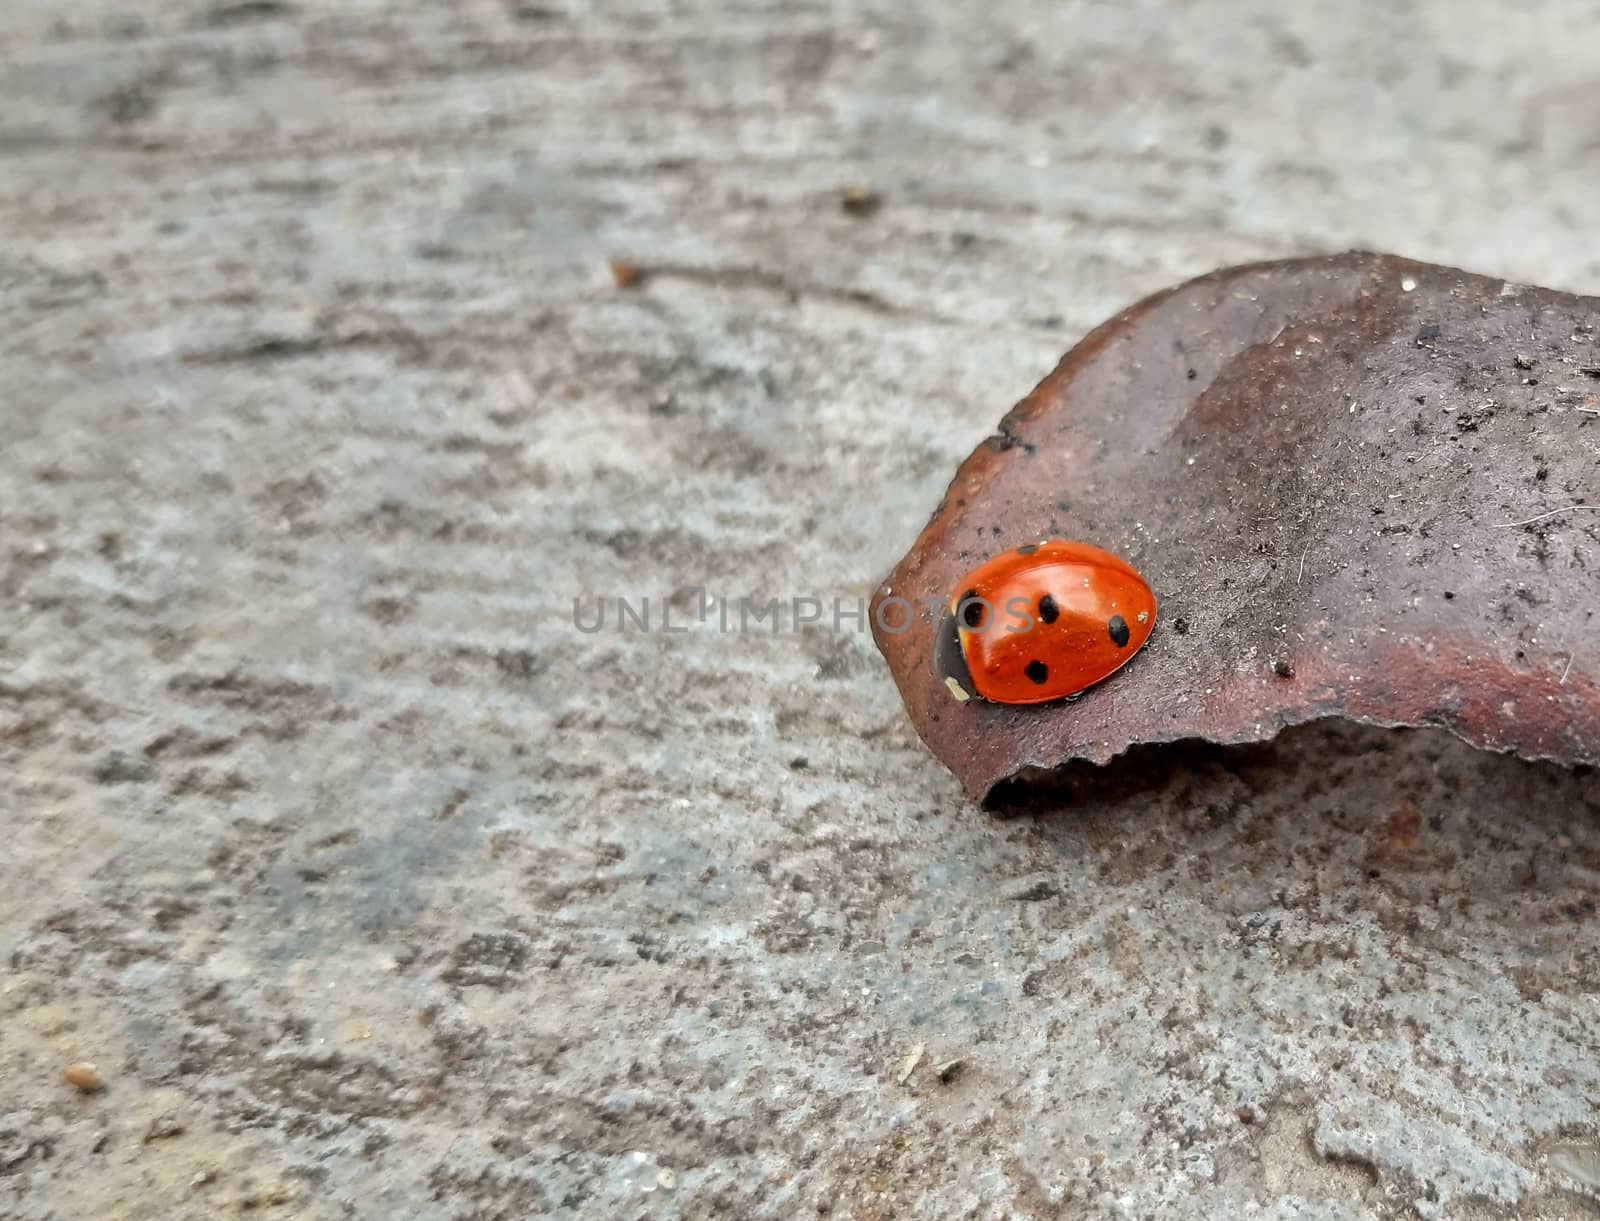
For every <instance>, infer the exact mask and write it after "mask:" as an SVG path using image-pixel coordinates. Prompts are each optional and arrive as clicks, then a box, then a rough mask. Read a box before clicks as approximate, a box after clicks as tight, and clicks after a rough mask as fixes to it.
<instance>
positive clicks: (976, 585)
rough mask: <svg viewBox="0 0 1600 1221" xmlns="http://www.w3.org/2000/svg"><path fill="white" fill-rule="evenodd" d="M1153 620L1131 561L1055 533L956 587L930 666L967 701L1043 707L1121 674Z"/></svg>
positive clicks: (1150, 600) (1151, 603)
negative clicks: (1051, 536) (1052, 536)
mask: <svg viewBox="0 0 1600 1221" xmlns="http://www.w3.org/2000/svg"><path fill="white" fill-rule="evenodd" d="M1155 625H1156V597H1155V594H1153V593H1151V592H1150V586H1149V585H1148V584H1146V582H1145V579H1144V578H1143V577H1141V576H1140V575H1139V574H1138V573H1137V572H1135V571H1134V569H1133V566H1132V565H1130V564H1129V563H1128V562H1127V561H1126V560H1123V559H1119V558H1118V557H1117V556H1114V555H1112V554H1111V553H1110V552H1109V551H1102V550H1101V549H1100V548H1099V547H1091V546H1089V544H1088V543H1069V542H1063V541H1062V540H1060V539H1050V540H1047V541H1045V542H1042V543H1030V544H1029V545H1028V546H1026V547H1018V548H1017V549H1016V550H1015V551H1007V552H1006V553H1005V554H1003V555H997V556H995V557H994V559H992V560H990V561H988V562H987V563H985V564H982V565H980V566H979V567H978V568H976V569H974V570H973V571H972V572H970V573H968V574H967V576H966V578H965V579H964V580H963V581H962V582H961V583H960V584H959V585H957V586H956V588H955V591H954V593H952V594H951V596H950V606H949V608H948V610H946V612H945V614H944V616H943V618H942V619H941V621H940V624H939V637H938V642H937V644H936V645H935V648H934V669H935V670H936V672H937V673H938V675H939V677H940V678H942V679H943V680H944V684H945V686H946V687H948V688H949V689H950V694H951V695H953V696H954V697H955V698H956V699H958V700H960V701H961V702H962V703H965V702H966V701H967V700H969V699H971V698H972V697H973V696H977V697H978V698H980V699H985V700H991V701H993V702H994V703H997V704H1043V703H1046V702H1047V701H1049V700H1059V699H1064V698H1066V697H1068V696H1073V695H1077V694H1078V693H1079V692H1081V691H1083V690H1084V689H1085V688H1087V687H1092V686H1094V685H1095V683H1097V682H1100V681H1101V680H1102V679H1105V678H1108V677H1110V676H1111V675H1112V674H1114V673H1116V672H1117V671H1118V670H1120V669H1121V668H1122V667H1123V666H1125V665H1127V664H1128V662H1129V661H1131V660H1132V659H1133V655H1134V654H1135V653H1137V652H1138V651H1139V650H1140V649H1141V648H1143V647H1144V642H1145V641H1146V640H1148V639H1150V632H1151V629H1153V628H1154V627H1155Z"/></svg>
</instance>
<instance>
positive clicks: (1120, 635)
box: [1106, 615, 1128, 649]
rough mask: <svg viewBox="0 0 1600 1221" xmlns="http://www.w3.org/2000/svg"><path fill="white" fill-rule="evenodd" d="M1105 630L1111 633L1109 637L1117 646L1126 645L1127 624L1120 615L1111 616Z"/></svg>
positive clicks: (1120, 647)
mask: <svg viewBox="0 0 1600 1221" xmlns="http://www.w3.org/2000/svg"><path fill="white" fill-rule="evenodd" d="M1106 631H1108V632H1110V633H1111V639H1112V641H1113V642H1114V643H1115V644H1116V646H1117V648H1119V649H1125V648H1127V647H1128V625H1127V623H1126V621H1125V620H1124V619H1123V618H1122V616H1121V615H1112V616H1111V622H1110V623H1108V624H1106Z"/></svg>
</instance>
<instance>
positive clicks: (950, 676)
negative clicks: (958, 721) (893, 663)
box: [933, 606, 978, 704]
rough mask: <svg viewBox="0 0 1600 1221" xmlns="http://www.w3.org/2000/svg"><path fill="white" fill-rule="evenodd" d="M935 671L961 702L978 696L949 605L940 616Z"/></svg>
mask: <svg viewBox="0 0 1600 1221" xmlns="http://www.w3.org/2000/svg"><path fill="white" fill-rule="evenodd" d="M933 672H934V673H935V674H937V675H938V676H939V679H940V681H941V682H943V683H944V685H945V688H946V689H947V690H948V691H949V692H950V695H951V696H952V697H953V698H954V699H956V700H957V701H959V702H960V703H963V704H965V703H966V702H967V701H968V700H970V699H973V698H974V697H976V695H977V693H978V689H977V687H976V686H974V685H973V682H972V671H971V670H970V669H968V668H967V654H966V650H964V649H963V648H962V647H961V632H960V630H959V629H958V628H957V626H956V616H955V612H954V611H952V610H951V609H950V608H949V607H948V606H947V607H945V609H944V614H943V615H942V616H940V619H939V630H938V634H937V635H936V636H935V637H934V642H933Z"/></svg>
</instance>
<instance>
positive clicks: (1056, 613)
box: [1039, 594, 1061, 623]
mask: <svg viewBox="0 0 1600 1221" xmlns="http://www.w3.org/2000/svg"><path fill="white" fill-rule="evenodd" d="M1060 617H1061V608H1060V607H1059V606H1057V605H1056V600H1055V599H1054V598H1052V597H1051V596H1050V595H1049V594H1045V596H1044V597H1042V598H1040V599H1039V618H1041V619H1043V620H1044V621H1045V622H1046V623H1054V622H1055V621H1056V620H1057V619H1059V618H1060Z"/></svg>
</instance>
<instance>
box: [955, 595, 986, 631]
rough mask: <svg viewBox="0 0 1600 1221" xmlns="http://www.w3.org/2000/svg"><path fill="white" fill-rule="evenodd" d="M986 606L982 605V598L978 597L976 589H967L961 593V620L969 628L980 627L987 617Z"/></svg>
mask: <svg viewBox="0 0 1600 1221" xmlns="http://www.w3.org/2000/svg"><path fill="white" fill-rule="evenodd" d="M987 613H988V608H987V607H985V606H984V604H983V599H982V598H980V597H978V591H977V590H975V589H969V590H967V592H966V593H964V594H962V595H961V622H962V623H965V624H966V625H967V626H968V627H970V628H980V627H982V626H983V621H984V619H985V618H986V617H987Z"/></svg>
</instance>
